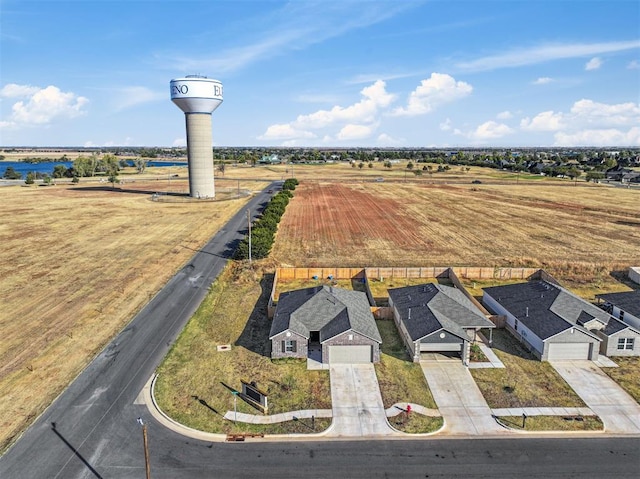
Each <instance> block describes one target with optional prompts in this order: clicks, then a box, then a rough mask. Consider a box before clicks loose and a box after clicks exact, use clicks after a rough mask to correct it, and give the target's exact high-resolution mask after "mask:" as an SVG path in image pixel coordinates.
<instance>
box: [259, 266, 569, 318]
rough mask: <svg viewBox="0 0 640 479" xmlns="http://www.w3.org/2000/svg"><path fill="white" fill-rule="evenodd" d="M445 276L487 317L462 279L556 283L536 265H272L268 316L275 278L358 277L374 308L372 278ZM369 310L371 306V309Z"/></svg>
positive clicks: (379, 314) (384, 311) (385, 313)
mask: <svg viewBox="0 0 640 479" xmlns="http://www.w3.org/2000/svg"><path fill="white" fill-rule="evenodd" d="M391 278H406V279H420V278H424V279H430V278H439V279H445V278H447V279H449V280H450V281H451V282H452V283H453V284H454V285H455V286H456V287H457V288H458V289H460V290H461V291H462V292H463V293H464V294H465V295H466V296H467V298H469V300H470V301H471V302H473V304H475V305H476V306H477V307H478V308H479V309H480V311H482V312H483V313H484V314H485V315H486V316H487V317H489V316H491V315H490V313H489V312H488V311H487V310H486V309H485V308H484V307H483V306H482V304H481V303H480V302H479V301H478V300H476V299H475V298H474V297H473V296H472V295H471V294H470V293H469V292H468V291H467V289H466V288H465V287H464V285H463V284H462V283H461V282H460V279H459V278H464V279H478V280H480V279H498V280H523V281H524V280H531V279H545V280H547V281H550V282H553V283H556V284H558V283H557V281H556V280H555V278H553V276H551V275H550V274H548V273H547V272H546V271H544V270H542V269H539V268H500V267H480V266H454V267H447V266H432V267H416V268H389V267H367V268H276V272H275V277H274V280H273V287H272V288H271V295H270V296H269V305H268V315H269V318H272V317H273V314H274V313H275V307H276V305H275V301H274V298H275V293H276V288H277V285H278V281H280V280H283V281H286V280H313V279H318V280H327V279H333V280H345V279H350V280H353V279H362V280H363V283H364V285H365V291H366V293H367V297H368V298H369V304H370V305H371V306H372V308H376V303H375V300H374V299H373V295H372V294H371V289H370V288H369V280H373V279H378V280H380V279H391ZM388 309H389V308H386V309H385V308H384V307H383V308H378V309H376V311H377V313H375V314H376V316H377V317H379V318H380V319H383V318H384V319H386V317H388V316H389V314H390V312H389V311H387V310H388ZM372 311H373V309H372Z"/></svg>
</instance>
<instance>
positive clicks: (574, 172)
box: [566, 167, 582, 184]
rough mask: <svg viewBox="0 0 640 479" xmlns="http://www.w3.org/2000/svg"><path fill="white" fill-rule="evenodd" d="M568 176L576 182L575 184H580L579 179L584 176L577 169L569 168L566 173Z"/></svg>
mask: <svg viewBox="0 0 640 479" xmlns="http://www.w3.org/2000/svg"><path fill="white" fill-rule="evenodd" d="M566 175H567V176H568V177H569V178H571V179H572V180H575V184H578V178H579V177H580V176H582V171H580V170H579V169H578V168H575V167H574V168H569V169H568V170H567V172H566Z"/></svg>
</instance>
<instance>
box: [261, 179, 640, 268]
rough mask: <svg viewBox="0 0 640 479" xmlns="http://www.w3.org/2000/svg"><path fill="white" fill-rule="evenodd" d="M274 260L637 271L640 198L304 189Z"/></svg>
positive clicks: (514, 190) (614, 191)
mask: <svg viewBox="0 0 640 479" xmlns="http://www.w3.org/2000/svg"><path fill="white" fill-rule="evenodd" d="M273 254H274V257H275V259H276V260H277V261H279V262H280V263H281V264H283V265H291V266H367V265H376V266H377V265H380V266H382V265H384V266H433V265H469V266H474V265H478V266H492V265H500V266H507V265H524V264H527V265H531V266H544V265H549V264H551V265H554V264H555V265H557V264H562V263H588V264H594V263H597V264H608V265H618V264H627V265H628V264H629V263H640V191H631V190H626V189H620V188H611V187H601V186H590V185H585V186H572V185H566V186H552V185H542V184H541V185H526V186H523V185H506V186H505V185H481V186H480V185H479V186H476V185H473V187H472V186H471V185H415V184H410V183H408V184H376V183H366V184H365V183H363V184H340V183H330V182H303V183H302V184H301V185H300V186H299V187H298V189H297V190H296V195H295V197H294V199H293V201H292V202H291V203H290V204H289V206H288V207H287V211H286V213H285V215H284V217H283V220H282V222H281V223H280V226H279V230H278V236H277V241H276V245H275V247H274V253H273Z"/></svg>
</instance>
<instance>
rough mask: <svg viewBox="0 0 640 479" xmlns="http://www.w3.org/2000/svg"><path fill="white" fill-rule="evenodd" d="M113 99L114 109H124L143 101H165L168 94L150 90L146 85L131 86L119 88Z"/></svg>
mask: <svg viewBox="0 0 640 479" xmlns="http://www.w3.org/2000/svg"><path fill="white" fill-rule="evenodd" d="M113 99H114V109H115V110H116V111H122V110H126V109H128V108H131V107H134V106H136V105H140V104H142V103H149V102H154V101H165V100H166V94H165V93H161V92H157V91H153V90H150V89H149V88H147V87H144V86H131V87H127V88H121V89H118V90H117V92H116V94H115V95H114V96H113Z"/></svg>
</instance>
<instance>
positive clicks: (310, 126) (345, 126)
mask: <svg viewBox="0 0 640 479" xmlns="http://www.w3.org/2000/svg"><path fill="white" fill-rule="evenodd" d="M360 94H361V95H362V99H361V100H360V101H358V102H356V103H354V104H352V105H348V106H340V105H336V106H334V107H333V108H331V109H330V110H318V111H316V112H314V113H309V114H306V115H299V116H298V117H297V118H296V119H295V120H294V121H292V122H290V123H279V124H274V125H270V126H269V127H268V128H267V130H266V131H265V133H264V134H263V135H261V136H259V137H258V139H261V140H305V139H307V140H308V139H313V138H317V137H318V135H316V134H315V133H314V132H313V131H312V130H323V129H327V128H329V127H332V126H334V125H341V129H340V130H339V131H338V133H337V136H336V138H337V139H339V140H348V139H362V138H367V137H369V136H371V134H372V133H373V131H374V130H375V128H376V127H377V122H378V117H379V115H380V111H381V110H383V109H384V108H387V107H388V106H389V105H390V104H391V103H392V102H393V101H394V100H395V98H396V95H394V94H391V93H388V92H387V90H386V84H385V82H384V81H382V80H378V81H376V82H375V83H374V84H372V85H369V86H367V87H365V88H363V89H362V90H361V91H360ZM326 138H328V141H331V138H332V137H331V135H329V134H328V133H324V139H323V140H322V141H323V142H326V141H325V139H326Z"/></svg>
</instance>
